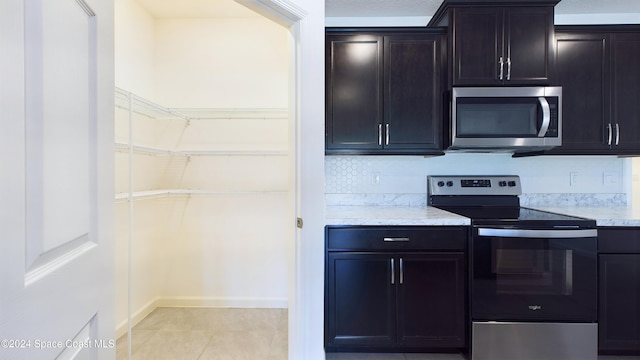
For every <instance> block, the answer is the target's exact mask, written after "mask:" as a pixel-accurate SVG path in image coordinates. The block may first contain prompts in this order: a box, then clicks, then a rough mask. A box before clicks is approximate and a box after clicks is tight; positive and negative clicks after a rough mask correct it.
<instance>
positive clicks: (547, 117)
mask: <svg viewBox="0 0 640 360" xmlns="http://www.w3.org/2000/svg"><path fill="white" fill-rule="evenodd" d="M538 101H539V102H540V107H542V125H541V126H540V132H539V133H538V137H544V136H545V135H546V134H547V130H549V123H551V109H550V108H549V102H548V101H547V98H545V97H544V96H540V97H539V98H538Z"/></svg>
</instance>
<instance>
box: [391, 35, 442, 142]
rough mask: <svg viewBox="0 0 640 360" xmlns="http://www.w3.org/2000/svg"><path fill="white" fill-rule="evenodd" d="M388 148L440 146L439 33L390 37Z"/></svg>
mask: <svg viewBox="0 0 640 360" xmlns="http://www.w3.org/2000/svg"><path fill="white" fill-rule="evenodd" d="M384 46H385V50H384V56H385V92H384V96H385V126H387V127H386V129H385V131H386V132H387V133H386V134H385V140H386V139H388V141H385V145H384V147H385V148H386V149H403V148H404V149H407V148H408V149H412V148H413V149H424V150H430V149H431V150H439V149H440V123H441V118H440V108H441V106H442V105H441V103H442V98H441V96H440V94H441V93H442V90H441V88H440V84H441V83H440V59H439V54H440V52H439V51H440V50H439V46H440V39H439V36H433V35H432V36H424V37H419V36H417V35H412V36H387V37H385V40H384Z"/></svg>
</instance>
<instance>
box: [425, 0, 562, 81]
mask: <svg viewBox="0 0 640 360" xmlns="http://www.w3.org/2000/svg"><path fill="white" fill-rule="evenodd" d="M557 2H558V1H519V2H504V1H483V2H478V1H455V0H448V1H445V2H444V3H443V4H442V6H441V7H440V9H438V11H437V12H436V14H435V15H434V17H433V19H432V21H431V22H430V23H429V26H439V27H442V26H446V27H447V28H448V33H449V51H448V53H449V67H450V69H449V84H450V85H451V86H509V85H548V84H551V83H552V82H553V80H552V74H553V73H554V58H555V57H554V26H553V13H554V11H553V7H554V6H555V4H556V3H557Z"/></svg>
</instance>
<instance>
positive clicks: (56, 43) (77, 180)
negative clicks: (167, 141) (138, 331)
mask: <svg viewBox="0 0 640 360" xmlns="http://www.w3.org/2000/svg"><path fill="white" fill-rule="evenodd" d="M90 11H91V10H89V8H88V7H86V6H85V7H83V6H81V5H80V2H70V1H57V2H56V1H46V2H41V3H38V2H33V1H30V2H27V8H26V19H25V34H26V35H25V44H27V47H26V51H25V56H26V69H25V70H26V72H25V75H26V82H27V87H26V98H25V101H26V136H27V138H28V139H31V141H29V142H27V144H26V162H27V169H26V171H27V174H26V175H27V189H26V195H27V217H26V220H27V224H26V226H27V267H28V268H29V269H30V270H34V269H35V268H37V267H40V266H42V265H44V263H49V264H51V263H53V262H59V261H61V259H63V258H65V255H69V252H70V251H75V250H77V249H79V248H83V249H90V248H91V247H90V246H87V244H88V243H89V242H93V243H94V244H95V238H94V239H91V235H94V234H95V224H96V219H95V216H96V213H95V211H92V209H93V208H94V207H95V204H94V203H95V199H94V196H95V184H96V176H97V174H96V171H95V170H94V169H92V167H93V166H94V165H95V161H93V158H94V157H95V154H96V141H95V140H96V139H95V129H96V123H95V122H96V113H95V111H96V109H95V106H94V105H93V104H95V103H96V96H97V93H96V89H95V86H96V83H95V79H94V76H95V63H96V53H95V49H96V45H97V44H96V38H95V36H94V34H95V21H94V17H95V16H94V14H92V13H90ZM56 19H64V21H60V20H57V21H56ZM61 87H62V88H64V91H60V90H61ZM92 170H93V171H92ZM61 209H64V211H61Z"/></svg>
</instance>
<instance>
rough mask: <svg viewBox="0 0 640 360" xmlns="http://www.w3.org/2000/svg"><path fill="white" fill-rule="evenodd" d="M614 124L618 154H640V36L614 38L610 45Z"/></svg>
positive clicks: (615, 36) (620, 35)
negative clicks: (625, 152)
mask: <svg viewBox="0 0 640 360" xmlns="http://www.w3.org/2000/svg"><path fill="white" fill-rule="evenodd" d="M611 59H612V60H611V61H612V64H611V69H612V74H611V81H612V83H611V86H612V93H611V106H612V109H611V110H612V111H611V114H612V118H611V123H612V125H613V127H614V139H615V140H614V145H615V144H617V146H613V148H614V149H616V150H631V151H633V152H634V153H637V152H638V150H640V103H639V102H638V99H640V85H639V84H640V67H639V66H638V64H639V63H640V35H639V34H615V35H613V37H612V42H611Z"/></svg>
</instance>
